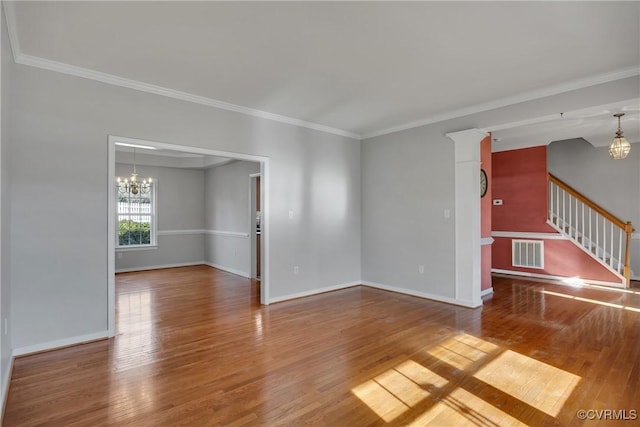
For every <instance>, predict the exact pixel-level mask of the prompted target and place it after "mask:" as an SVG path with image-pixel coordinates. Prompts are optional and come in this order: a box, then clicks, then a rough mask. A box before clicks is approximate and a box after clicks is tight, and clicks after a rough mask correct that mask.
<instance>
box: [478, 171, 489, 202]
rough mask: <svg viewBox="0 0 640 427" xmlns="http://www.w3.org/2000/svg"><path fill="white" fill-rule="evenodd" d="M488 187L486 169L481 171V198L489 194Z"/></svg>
mask: <svg viewBox="0 0 640 427" xmlns="http://www.w3.org/2000/svg"><path fill="white" fill-rule="evenodd" d="M488 187H489V180H488V179H487V173H486V172H485V171H484V169H480V197H484V196H485V195H486V194H487V188H488Z"/></svg>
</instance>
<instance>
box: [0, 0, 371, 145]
mask: <svg viewBox="0 0 640 427" xmlns="http://www.w3.org/2000/svg"><path fill="white" fill-rule="evenodd" d="M2 6H3V8H4V11H5V18H6V22H7V31H8V33H9V44H10V45H11V51H12V52H13V60H14V62H15V63H16V64H21V65H28V66H31V67H36V68H42V69H44V70H49V71H55V72H58V73H63V74H68V75H71V76H75V77H82V78H85V79H89V80H96V81H99V82H102V83H106V84H110V85H114V86H121V87H126V88H128V89H133V90H138V91H141V92H147V93H151V94H154V95H160V96H166V97H169V98H174V99H178V100H181V101H187V102H192V103H194V104H200V105H205V106H208V107H214V108H218V109H221V110H227V111H233V112H236V113H240V114H245V115H248V116H253V117H258V118H261V119H266V120H272V121H275V122H280V123H285V124H289V125H294V126H299V127H303V128H307V129H313V130H318V131H321V132H327V133H331V134H334V135H338V136H344V137H347V138H352V139H356V140H358V141H359V140H360V135H358V134H356V133H353V132H349V131H346V130H343V129H337V128H333V127H330V126H325V125H321V124H318V123H312V122H307V121H304V120H300V119H296V118H293V117H288V116H283V115H280V114H274V113H269V112H267V111H262V110H258V109H255V108H250V107H244V106H242V105H236V104H231V103H229V102H224V101H219V100H217V99H212V98H207V97H204V96H199V95H194V94H191V93H187V92H182V91H179V90H174V89H169V88H166V87H163V86H158V85H153V84H149V83H144V82H140V81H137V80H131V79H126V78H123V77H119V76H115V75H113V74H108V73H103V72H100V71H95V70H91V69H88V68H83V67H77V66H75V65H70V64H65V63H63V62H57V61H52V60H49V59H45V58H41V57H37V56H32V55H27V54H24V53H22V50H21V49H20V42H19V40H18V29H17V25H16V10H15V4H14V2H4V1H3V2H2Z"/></svg>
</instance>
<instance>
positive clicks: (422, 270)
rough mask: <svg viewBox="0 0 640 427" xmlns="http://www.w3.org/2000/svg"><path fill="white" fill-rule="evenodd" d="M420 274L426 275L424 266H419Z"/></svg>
mask: <svg viewBox="0 0 640 427" xmlns="http://www.w3.org/2000/svg"><path fill="white" fill-rule="evenodd" d="M418 272H419V273H420V274H424V265H419V266H418Z"/></svg>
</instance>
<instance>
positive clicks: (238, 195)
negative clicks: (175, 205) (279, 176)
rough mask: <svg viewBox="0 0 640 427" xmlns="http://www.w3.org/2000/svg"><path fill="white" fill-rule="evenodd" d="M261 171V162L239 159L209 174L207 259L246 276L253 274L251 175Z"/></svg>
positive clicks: (206, 182)
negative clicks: (250, 211) (250, 210)
mask: <svg viewBox="0 0 640 427" xmlns="http://www.w3.org/2000/svg"><path fill="white" fill-rule="evenodd" d="M259 172H260V164H259V163H255V162H246V161H241V162H240V161H238V162H232V163H228V164H226V165H222V166H218V167H215V168H211V169H208V170H207V172H206V174H205V197H204V199H205V215H206V218H205V228H206V229H207V231H208V233H207V234H206V236H205V248H204V256H205V258H204V259H205V261H206V262H207V263H209V264H211V265H213V266H216V267H220V268H223V269H225V270H229V271H233V272H236V273H238V274H241V275H243V276H246V277H249V276H250V275H251V241H250V231H251V230H250V221H251V219H250V217H249V207H250V200H249V195H250V192H249V190H250V187H249V175H251V174H255V173H259ZM228 232H230V233H233V234H225V233H228ZM236 233H242V234H246V235H247V236H246V237H245V236H240V235H238V234H236Z"/></svg>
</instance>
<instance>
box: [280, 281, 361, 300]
mask: <svg viewBox="0 0 640 427" xmlns="http://www.w3.org/2000/svg"><path fill="white" fill-rule="evenodd" d="M361 284H362V282H361V281H360V280H357V281H355V282H348V283H342V284H340V285H335V286H328V287H326V288H320V289H313V290H310V291H304V292H296V293H295V294H288V295H284V296H281V297H276V298H271V299H270V300H269V303H270V304H271V303H276V302H282V301H288V300H292V299H296V298H304V297H310V296H312V295H318V294H323V293H325V292H331V291H339V290H340V289H347V288H352V287H354V286H360V285H361Z"/></svg>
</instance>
